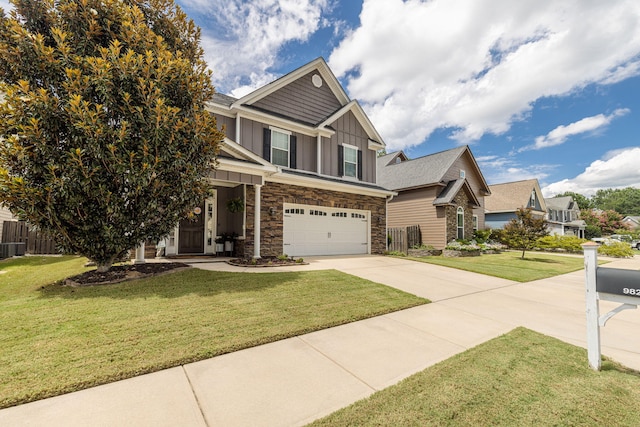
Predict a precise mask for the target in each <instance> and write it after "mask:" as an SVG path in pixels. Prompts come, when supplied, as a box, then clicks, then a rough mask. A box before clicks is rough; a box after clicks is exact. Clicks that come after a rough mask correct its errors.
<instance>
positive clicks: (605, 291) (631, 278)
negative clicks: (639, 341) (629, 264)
mask: <svg viewBox="0 0 640 427" xmlns="http://www.w3.org/2000/svg"><path fill="white" fill-rule="evenodd" d="M582 248H583V249H584V270H585V285H586V305H587V355H588V359H589V366H590V367H591V368H592V369H594V370H596V371H599V370H600V359H601V353H600V327H604V326H605V325H606V323H607V321H608V320H609V319H611V318H612V317H613V316H615V315H616V314H617V313H619V312H621V311H622V310H629V309H635V308H637V306H638V305H640V271H635V270H623V269H619V268H598V244H597V243H594V242H587V243H585V244H583V245H582ZM600 300H603V301H614V302H619V303H621V304H622V305H620V306H618V307H617V308H615V309H613V310H611V311H610V312H608V313H607V314H605V315H604V316H600V307H599V302H598V301H600Z"/></svg>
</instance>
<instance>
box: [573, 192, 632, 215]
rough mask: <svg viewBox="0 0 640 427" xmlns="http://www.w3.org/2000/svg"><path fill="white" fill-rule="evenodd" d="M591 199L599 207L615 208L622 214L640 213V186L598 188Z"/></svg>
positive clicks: (605, 208) (602, 208)
mask: <svg viewBox="0 0 640 427" xmlns="http://www.w3.org/2000/svg"><path fill="white" fill-rule="evenodd" d="M591 200H592V202H593V207H594V208H597V209H601V210H605V211H608V210H613V211H616V212H618V213H619V214H621V215H640V188H633V187H627V188H619V189H612V188H609V189H606V190H598V191H597V192H596V194H594V195H593V197H592V198H591ZM580 207H581V208H582V206H580Z"/></svg>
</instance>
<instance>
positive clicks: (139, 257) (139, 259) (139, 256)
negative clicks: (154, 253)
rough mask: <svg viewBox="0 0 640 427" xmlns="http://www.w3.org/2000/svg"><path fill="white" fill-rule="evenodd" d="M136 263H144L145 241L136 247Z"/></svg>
mask: <svg viewBox="0 0 640 427" xmlns="http://www.w3.org/2000/svg"><path fill="white" fill-rule="evenodd" d="M133 263H134V264H144V263H145V260H144V242H142V243H140V245H139V246H138V247H137V248H136V259H135V261H133Z"/></svg>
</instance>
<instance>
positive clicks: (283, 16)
mask: <svg viewBox="0 0 640 427" xmlns="http://www.w3.org/2000/svg"><path fill="white" fill-rule="evenodd" d="M178 3H180V5H181V6H182V7H184V8H185V10H186V11H187V12H189V11H194V12H197V13H199V14H206V15H207V17H210V19H209V22H207V26H206V27H207V28H210V30H206V28H203V30H202V46H203V47H204V50H205V59H206V60H207V62H208V64H209V67H210V68H211V69H212V70H213V77H214V84H215V85H216V86H217V87H218V88H219V89H221V90H222V91H223V92H225V93H227V92H229V91H231V90H232V89H233V91H232V92H231V94H232V95H235V96H242V95H244V94H246V93H248V92H251V91H252V90H253V89H256V88H258V87H260V86H263V85H265V84H266V83H269V82H271V81H273V80H274V79H275V78H276V77H277V76H275V75H274V74H272V73H271V72H269V69H270V68H271V67H273V66H274V65H275V64H276V63H277V61H278V53H279V51H280V49H281V47H282V46H283V45H285V44H286V43H288V42H291V41H306V40H308V38H309V36H310V35H312V34H313V33H314V32H316V31H317V30H318V29H319V28H320V26H321V25H322V22H325V21H324V20H323V18H322V14H323V12H326V11H327V9H328V8H329V7H330V5H329V0H258V1H251V2H246V1H243V0H228V1H224V2H220V1H209V0H178ZM325 25H326V24H325Z"/></svg>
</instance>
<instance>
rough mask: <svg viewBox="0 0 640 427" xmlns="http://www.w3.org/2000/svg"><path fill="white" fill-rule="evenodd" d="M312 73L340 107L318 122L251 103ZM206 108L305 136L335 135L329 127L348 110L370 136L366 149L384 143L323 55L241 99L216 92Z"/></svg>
mask: <svg viewBox="0 0 640 427" xmlns="http://www.w3.org/2000/svg"><path fill="white" fill-rule="evenodd" d="M311 72H316V73H318V74H319V75H320V76H321V77H322V80H323V83H325V84H326V85H327V87H328V88H329V89H330V92H331V93H332V94H333V96H335V98H336V100H337V102H338V103H337V104H336V105H339V108H337V109H336V110H335V111H332V112H330V113H327V116H325V117H322V118H321V119H319V122H317V123H310V122H309V121H310V120H308V119H307V120H302V119H301V118H300V117H298V118H296V117H289V116H288V115H283V114H280V113H276V112H273V111H268V110H266V109H264V108H261V107H259V106H256V105H253V104H256V103H258V104H259V101H261V100H263V99H265V98H266V97H268V96H269V95H271V94H273V93H275V92H277V91H278V90H280V89H282V88H284V87H285V86H287V85H289V84H291V83H293V82H296V81H297V80H298V79H301V78H303V77H305V76H307V75H308V74H309V73H311ZM209 109H210V110H211V111H217V112H219V113H222V114H224V115H231V116H232V117H233V116H234V115H235V114H241V115H242V117H246V118H250V119H255V120H258V121H262V122H273V123H271V124H274V125H277V126H281V127H284V128H286V129H288V130H293V131H298V132H301V133H305V134H308V135H318V134H319V135H321V136H324V137H331V136H332V135H333V134H335V130H334V129H333V128H332V127H331V124H332V123H334V122H335V121H336V120H337V119H339V118H340V117H342V116H343V115H345V114H346V113H348V112H351V113H352V114H353V115H354V116H355V117H356V119H357V120H358V122H359V123H360V125H361V126H362V128H363V129H364V131H365V132H366V134H367V136H368V138H369V149H371V150H379V149H382V148H384V146H385V143H384V141H383V139H382V136H380V134H379V133H378V131H377V130H376V128H375V127H374V126H373V123H371V120H370V119H369V117H368V116H367V114H366V113H365V112H364V110H363V109H362V106H361V105H360V104H359V103H358V101H357V100H351V99H349V96H348V95H347V93H346V92H345V91H344V89H343V88H342V85H341V84H340V82H339V81H338V79H337V78H336V76H335V75H334V74H333V72H332V71H331V69H330V68H329V66H328V65H327V63H326V62H325V60H324V58H322V57H320V58H317V59H315V60H313V61H311V62H309V63H308V64H306V65H303V66H302V67H300V68H298V69H296V70H294V71H291V72H290V73H288V74H285V75H284V76H282V77H280V78H278V79H276V80H274V81H273V82H271V83H268V84H267V85H265V86H262V87H261V88H258V89H256V90H254V91H253V92H251V93H249V94H247V95H245V96H243V97H242V98H234V97H231V96H228V95H224V94H220V93H215V94H214V95H213V99H212V100H211V102H210V103H209Z"/></svg>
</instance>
